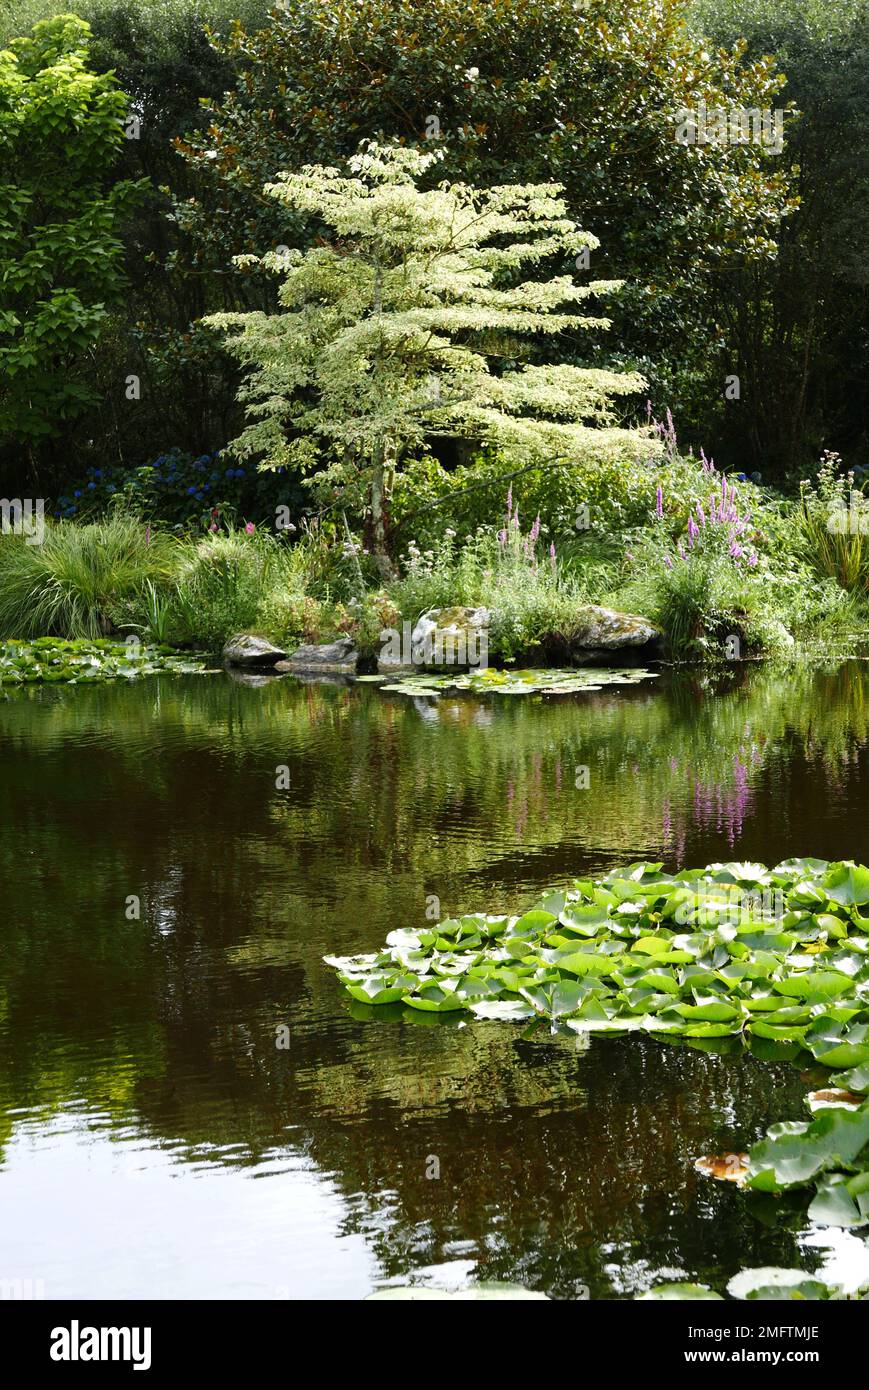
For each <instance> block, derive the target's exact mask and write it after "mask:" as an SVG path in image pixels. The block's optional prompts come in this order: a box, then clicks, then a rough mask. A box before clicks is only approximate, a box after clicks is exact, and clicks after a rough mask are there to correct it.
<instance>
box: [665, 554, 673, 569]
mask: <svg viewBox="0 0 869 1390" xmlns="http://www.w3.org/2000/svg"><path fill="white" fill-rule="evenodd" d="M664 564H665V565H666V566H667V569H668V570H671V569H672V568H673V561H672V560H671V559H670V557H669V555H665V556H664Z"/></svg>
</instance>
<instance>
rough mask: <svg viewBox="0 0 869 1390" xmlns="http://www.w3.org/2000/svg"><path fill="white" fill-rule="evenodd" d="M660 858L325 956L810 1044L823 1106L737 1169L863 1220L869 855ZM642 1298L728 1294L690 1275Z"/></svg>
mask: <svg viewBox="0 0 869 1390" xmlns="http://www.w3.org/2000/svg"><path fill="white" fill-rule="evenodd" d="M661 869H662V865H661V864H660V863H655V864H650V863H637V864H630V865H628V866H627V867H626V868H619V869H614V870H613V871H612V872H611V873H610V874H608V875H607V876H606V877H605V878H601V879H594V880H591V879H578V880H576V881H575V882H574V884H573V885H572V887H571V888H570V889H568V890H567V891H553V892H550V893H547V894H544V896H543V897H542V898H541V899H540V900H539V902H538V903H536V904H535V906H534V907H532V908H531V909H530V911H528V912H526V913H524V914H522V915H521V916H496V915H491V914H484V913H474V914H469V915H467V916H464V917H459V918H452V919H450V920H449V921H445V922H440V923H438V924H436V925H432V926H431V927H424V928H419V929H409V928H402V929H399V930H397V931H393V932H391V933H390V935H389V936H388V937H387V940H386V946H385V949H384V950H383V951H380V952H373V953H369V954H366V955H358V956H346V957H336V956H327V957H326V958H325V959H326V961H327V963H328V964H329V965H331V966H332V967H333V968H334V969H335V970H337V972H338V976H339V978H340V980H341V982H342V984H343V985H344V986H345V988H346V989H347V991H348V992H349V994H350V995H352V997H353V998H354V999H356V1000H359V1001H361V1002H363V1003H365V1004H371V1005H386V1004H399V1003H400V1004H403V1005H406V1006H408V1007H410V1008H412V1009H419V1010H423V1011H427V1012H432V1013H452V1012H454V1011H457V1010H468V1011H470V1012H471V1013H473V1014H475V1015H476V1016H477V1017H478V1018H485V1019H502V1020H507V1021H514V1022H521V1021H525V1020H538V1021H540V1020H545V1021H547V1022H548V1023H549V1024H550V1025H551V1026H553V1027H556V1026H558V1027H561V1026H563V1027H565V1028H567V1029H572V1030H574V1031H576V1032H579V1033H593V1032H608V1033H615V1034H619V1033H628V1032H633V1031H642V1032H645V1033H647V1034H650V1035H652V1036H654V1037H660V1038H662V1039H664V1040H667V1039H675V1038H685V1039H692V1040H697V1041H696V1042H695V1045H698V1046H703V1045H707V1046H716V1044H715V1043H714V1042H713V1041H711V1040H715V1039H724V1038H732V1037H741V1038H742V1039H743V1040H745V1041H747V1042H752V1043H753V1042H755V1040H756V1041H757V1043H758V1044H759V1045H760V1046H761V1047H763V1048H770V1047H774V1045H775V1044H779V1045H780V1047H781V1048H782V1049H783V1050H784V1052H785V1055H791V1056H794V1057H797V1056H799V1055H800V1054H801V1053H802V1052H803V1051H807V1052H809V1053H811V1054H812V1056H813V1057H814V1058H815V1059H816V1061H817V1062H818V1063H820V1064H822V1065H823V1066H825V1067H828V1068H830V1069H831V1075H830V1078H829V1089H825V1090H821V1091H816V1092H814V1093H813V1094H812V1096H810V1097H809V1103H810V1105H811V1107H812V1110H813V1115H812V1118H811V1119H809V1120H807V1121H796V1122H787V1123H784V1124H777V1125H773V1126H772V1127H771V1128H770V1130H769V1132H768V1134H767V1136H766V1137H765V1138H764V1139H763V1140H761V1141H760V1142H759V1143H757V1144H755V1145H754V1146H753V1148H751V1149H750V1150H749V1154H748V1160H747V1163H746V1164H745V1167H744V1171H740V1174H739V1183H740V1186H743V1187H747V1188H751V1189H755V1190H757V1191H760V1192H765V1193H780V1192H784V1191H787V1190H790V1189H798V1188H806V1189H810V1190H812V1193H813V1195H812V1199H811V1204H810V1206H809V1209H808V1214H809V1218H810V1219H811V1220H812V1221H814V1222H815V1223H817V1224H820V1225H833V1226H842V1227H846V1228H855V1227H862V1226H869V1098H867V1093H869V869H867V868H866V867H865V866H863V865H859V864H854V863H853V862H850V861H840V862H836V863H829V862H827V861H826V860H822V859H787V860H785V861H784V862H783V863H781V864H778V865H776V867H775V868H772V869H768V868H766V867H765V866H764V865H762V864H744V863H730V864H710V865H708V866H707V867H706V868H705V869H692V870H686V871H683V872H682V873H679V874H665V873H662V872H661ZM864 914H865V915H864ZM718 1045H720V1044H718ZM776 1055H778V1051H777V1052H776ZM706 1162H707V1165H708V1161H706ZM715 1169H716V1165H715V1164H714V1163H713V1164H712V1165H711V1170H715ZM740 1169H742V1163H740ZM728 1292H729V1293H730V1294H731V1296H732V1297H734V1298H748V1299H840V1298H846V1297H854V1296H860V1294H859V1293H858V1294H857V1295H855V1294H853V1293H851V1294H848V1293H846V1292H845V1290H844V1288H843V1287H841V1286H840V1285H838V1284H834V1283H831V1282H829V1281H826V1280H825V1279H824V1278H823V1277H822V1276H819V1275H815V1274H809V1273H806V1272H805V1271H801V1270H781V1269H774V1268H769V1269H758V1270H744V1271H742V1272H741V1273H740V1274H739V1275H737V1276H735V1278H734V1279H733V1280H731V1283H730V1285H728ZM642 1297H644V1298H651V1299H718V1298H720V1297H721V1294H718V1293H716V1292H714V1291H713V1290H711V1289H709V1288H708V1287H706V1286H705V1285H700V1284H689V1283H679V1284H666V1285H661V1286H659V1287H658V1288H656V1289H652V1290H651V1291H650V1292H649V1293H648V1294H645V1295H642Z"/></svg>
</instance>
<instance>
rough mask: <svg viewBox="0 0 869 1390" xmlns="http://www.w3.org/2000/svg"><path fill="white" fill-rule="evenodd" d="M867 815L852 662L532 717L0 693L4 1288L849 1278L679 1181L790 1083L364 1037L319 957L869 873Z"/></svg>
mask: <svg viewBox="0 0 869 1390" xmlns="http://www.w3.org/2000/svg"><path fill="white" fill-rule="evenodd" d="M583 765H584V766H588V767H589V769H590V777H591V785H590V787H589V788H588V789H577V786H576V780H577V779H576V769H577V767H579V766H583ZM281 767H286V768H288V769H289V783H290V785H289V788H288V789H287V790H277V789H276V778H277V776H278V772H277V769H279V768H281ZM580 780H581V779H580ZM867 808H869V667H867V664H865V663H862V662H854V663H849V664H847V665H845V666H841V667H837V668H829V669H817V668H816V669H806V668H798V667H794V668H788V669H782V670H775V669H772V668H761V667H754V668H747V669H746V668H741V669H739V670H734V671H733V672H732V673H730V674H728V675H727V676H726V677H725V678H722V679H718V680H714V681H713V680H710V679H700V678H697V677H696V676H681V677H678V678H677V677H674V676H672V675H664V676H663V677H662V678H661V679H659V680H656V681H654V682H650V683H649V684H647V685H642V686H638V687H635V688H615V690H614V691H613V693H609V692H607V691H606V690H603V691H602V692H601V693H600V694H597V695H584V696H579V697H575V696H574V697H568V698H566V699H562V700H559V701H548V702H547V701H546V700H545V699H544V700H537V701H531V700H527V699H519V698H517V699H512V700H506V699H504V700H502V701H501V702H496V703H488V704H482V703H474V702H472V701H469V700H465V701H462V700H455V699H453V700H450V699H445V700H441V701H440V702H439V703H437V704H436V703H434V702H430V701H420V702H417V703H416V704H414V703H413V702H411V701H408V700H406V699H403V698H402V697H399V696H389V695H383V694H380V693H379V692H378V691H377V690H376V689H374V688H373V687H371V686H357V687H356V688H353V689H345V688H340V687H335V686H326V685H316V686H303V685H298V684H296V683H294V682H291V681H281V682H274V683H272V684H269V685H267V686H265V687H262V688H251V687H247V686H244V685H241V684H238V683H235V682H233V681H231V680H230V679H229V678H227V677H225V676H211V677H190V678H156V679H152V680H150V681H148V682H147V683H146V682H142V683H140V684H134V685H130V686H120V685H103V686H94V687H90V688H87V687H82V688H58V687H54V688H46V689H35V688H31V689H26V690H23V691H20V692H15V693H12V694H11V695H9V696H8V698H7V697H5V696H0V815H2V837H0V884H2V917H0V1281H4V1280H16V1279H17V1280H23V1281H26V1280H32V1281H34V1286H36V1287H39V1288H40V1289H41V1290H42V1291H44V1294H45V1296H46V1297H48V1298H52V1297H64V1296H84V1297H106V1296H108V1297H135V1296H152V1297H169V1298H179V1297H180V1298H185V1297H209V1296H216V1297H231V1298H237V1297H252V1298H282V1297H312V1296H321V1295H333V1296H339V1297H351V1298H356V1297H360V1296H362V1295H364V1294H366V1293H368V1292H369V1291H370V1290H371V1289H373V1288H375V1287H377V1286H379V1285H382V1284H384V1283H387V1282H390V1281H391V1282H406V1281H408V1280H409V1279H412V1280H421V1281H425V1282H430V1283H434V1284H437V1285H441V1286H446V1287H453V1286H458V1285H461V1284H464V1283H466V1282H467V1281H469V1280H476V1279H505V1280H511V1281H517V1282H520V1283H522V1284H525V1285H526V1286H528V1287H529V1288H533V1289H539V1290H543V1291H545V1292H547V1293H549V1294H551V1295H553V1296H558V1297H576V1296H579V1295H581V1294H582V1291H583V1289H584V1288H587V1289H588V1290H589V1291H590V1292H591V1295H592V1296H593V1297H625V1296H630V1295H632V1294H633V1293H635V1292H637V1291H640V1290H643V1289H645V1288H647V1287H648V1286H649V1285H650V1284H651V1283H653V1282H655V1281H656V1280H658V1279H660V1278H661V1277H664V1278H679V1277H689V1278H692V1279H701V1280H704V1281H706V1282H710V1283H712V1284H714V1285H716V1286H718V1287H719V1288H720V1287H721V1286H722V1285H723V1283H724V1282H725V1281H726V1279H727V1278H729V1277H730V1275H731V1274H733V1273H734V1272H735V1271H736V1270H737V1269H739V1268H741V1267H742V1266H746V1265H766V1264H783V1265H789V1266H790V1265H795V1264H796V1265H800V1266H802V1267H804V1268H815V1267H818V1266H819V1265H823V1266H824V1267H827V1268H831V1269H835V1270H837V1271H839V1272H841V1271H842V1270H847V1271H848V1272H851V1273H853V1272H855V1271H858V1272H860V1273H862V1274H863V1276H864V1277H865V1273H866V1258H865V1251H866V1246H865V1244H864V1243H863V1242H862V1241H861V1240H860V1239H859V1238H858V1237H856V1236H853V1235H849V1234H847V1233H842V1232H839V1233H835V1232H816V1231H812V1230H811V1229H810V1228H809V1227H808V1226H807V1224H806V1221H805V1217H804V1215H803V1209H802V1207H800V1206H796V1207H794V1208H792V1209H787V1208H784V1207H783V1205H782V1203H781V1202H779V1203H778V1204H776V1203H769V1204H767V1205H766V1206H764V1205H763V1204H762V1203H760V1204H759V1203H757V1201H756V1200H752V1199H750V1198H749V1197H747V1196H746V1194H744V1193H741V1192H739V1191H736V1190H733V1189H732V1188H730V1187H729V1186H728V1185H725V1184H716V1183H712V1182H711V1181H709V1180H708V1179H705V1178H703V1177H701V1176H700V1175H699V1174H698V1173H697V1172H696V1171H695V1170H694V1167H693V1160H694V1158H695V1157H696V1156H698V1155H699V1154H703V1153H708V1152H717V1151H720V1150H722V1149H724V1150H731V1149H740V1148H743V1147H744V1146H745V1145H746V1144H748V1143H750V1142H751V1141H753V1140H754V1139H755V1138H756V1137H757V1136H758V1135H759V1134H760V1133H761V1132H762V1130H763V1129H764V1128H765V1127H766V1125H767V1124H768V1123H769V1122H770V1121H772V1120H778V1119H789V1118H802V1117H803V1116H804V1109H803V1096H804V1095H805V1092H806V1090H807V1089H808V1084H807V1078H806V1077H805V1076H801V1073H800V1070H799V1067H798V1066H795V1065H792V1064H791V1063H788V1062H783V1061H779V1062H769V1061H764V1060H760V1059H759V1058H757V1057H753V1056H751V1055H749V1054H746V1053H742V1052H734V1053H733V1054H731V1055H726V1054H724V1055H721V1054H717V1053H712V1052H707V1051H701V1050H698V1049H695V1048H691V1047H688V1046H684V1045H683V1046H664V1045H661V1044H658V1043H655V1042H652V1041H650V1040H648V1039H646V1040H643V1039H638V1038H637V1037H636V1036H632V1037H627V1038H624V1039H612V1038H603V1037H593V1038H592V1039H591V1040H590V1041H589V1040H588V1039H579V1040H577V1038H576V1037H575V1036H572V1035H571V1037H570V1038H563V1037H557V1036H556V1037H552V1036H550V1035H548V1034H546V1033H544V1032H543V1031H539V1032H537V1033H536V1034H534V1035H532V1036H527V1035H526V1034H524V1033H523V1031H522V1029H521V1028H519V1027H516V1026H514V1025H510V1024H502V1023H482V1022H479V1023H478V1022H457V1021H456V1020H455V1018H453V1019H450V1020H444V1019H432V1018H430V1017H428V1016H424V1015H423V1016H420V1015H416V1016H413V1017H410V1018H407V1017H400V1018H393V1017H391V1016H388V1017H386V1018H375V1017H374V1014H373V1011H371V1010H367V1011H366V1010H365V1009H364V1008H362V1007H361V1006H356V1005H354V1004H351V1003H350V1002H349V1001H348V999H347V998H346V997H345V996H344V995H343V993H342V991H341V990H340V988H339V986H338V983H337V981H336V979H335V977H334V975H333V973H332V972H331V971H330V970H329V969H328V968H327V967H326V966H325V965H324V964H323V963H322V960H321V957H322V956H323V954H324V953H326V952H337V953H354V952H357V951H368V950H374V949H375V948H377V947H379V946H380V945H381V943H382V942H383V939H384V937H385V936H386V934H387V932H389V931H391V930H392V929H393V928H396V927H402V926H415V925H419V924H421V923H422V922H424V920H425V913H426V904H427V899H428V898H429V895H436V896H437V897H438V899H439V900H440V905H441V910H442V913H443V915H452V914H454V913H457V912H461V911H474V910H489V911H506V910H510V911H520V910H522V909H523V908H524V907H525V906H527V905H528V904H529V903H530V902H531V901H532V900H533V899H534V898H535V897H536V896H537V895H538V893H539V892H540V891H541V890H542V889H543V888H544V887H546V886H549V885H561V884H565V883H566V882H568V881H569V880H570V879H571V878H572V877H575V876H577V875H579V874H583V875H585V874H590V873H592V874H593V873H597V872H599V871H601V872H602V871H604V870H606V869H608V868H610V867H612V866H614V865H616V864H619V863H626V862H630V861H631V860H636V859H643V858H645V859H649V858H651V859H658V858H660V859H662V860H664V862H665V865H666V867H667V868H668V869H670V868H675V867H677V866H679V865H681V864H688V865H691V866H693V865H699V864H705V863H707V862H710V861H714V860H727V859H733V858H737V859H751V860H755V859H757V860H761V861H764V862H767V863H774V862H776V861H777V860H779V859H782V858H785V857H787V856H789V855H795V854H805V855H818V856H821V857H825V858H842V857H848V858H854V859H856V860H858V861H859V860H862V861H863V862H867V861H869V843H867V841H869V818H867ZM134 895H135V896H136V897H138V898H139V899H140V903H141V915H140V917H139V919H138V920H136V918H135V916H131V915H130V910H129V909H128V907H127V904H128V900H129V899H130V898H131V897H132V896H134ZM391 1012H392V1011H390V1013H391ZM283 1025H288V1026H289V1029H290V1035H289V1037H290V1046H289V1048H288V1049H285V1050H282V1049H279V1048H278V1047H277V1046H276V1039H277V1037H278V1030H279V1029H280V1028H281V1027H282V1026H283ZM433 1158H434V1159H436V1160H437V1164H435V1163H433V1162H432V1159H433ZM438 1165H439V1168H440V1176H439V1177H437V1178H431V1177H429V1176H427V1173H431V1172H432V1171H433V1170H434V1169H435V1168H436V1167H437V1166H438Z"/></svg>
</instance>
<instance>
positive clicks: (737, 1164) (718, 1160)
mask: <svg viewBox="0 0 869 1390" xmlns="http://www.w3.org/2000/svg"><path fill="white" fill-rule="evenodd" d="M694 1167H695V1168H696V1169H697V1171H698V1173H703V1174H704V1176H705V1177H707V1178H715V1179H716V1180H717V1181H718V1182H736V1183H743V1182H744V1181H745V1176H746V1173H747V1172H748V1154H708V1155H706V1157H704V1158H698V1159H695V1160H694Z"/></svg>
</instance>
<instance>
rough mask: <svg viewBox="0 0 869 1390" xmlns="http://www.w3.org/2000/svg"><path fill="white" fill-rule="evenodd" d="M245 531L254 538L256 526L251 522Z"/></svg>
mask: <svg viewBox="0 0 869 1390" xmlns="http://www.w3.org/2000/svg"><path fill="white" fill-rule="evenodd" d="M244 529H245V531H246V532H247V534H248V535H249V536H252V535H253V533H254V531H255V530H256V527H255V526H254V524H253V522H252V521H249V522H248V523H247V525H246V526H245V528H244Z"/></svg>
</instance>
